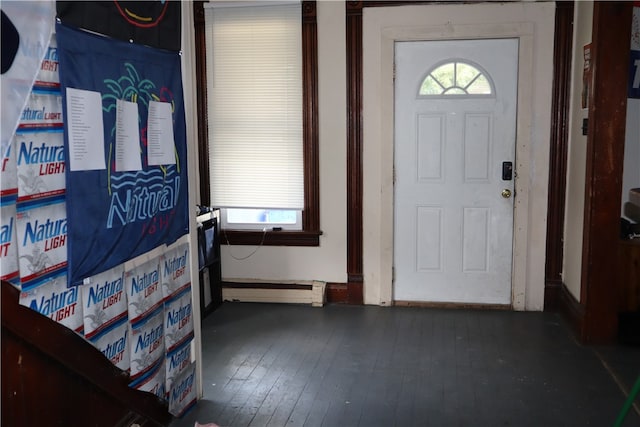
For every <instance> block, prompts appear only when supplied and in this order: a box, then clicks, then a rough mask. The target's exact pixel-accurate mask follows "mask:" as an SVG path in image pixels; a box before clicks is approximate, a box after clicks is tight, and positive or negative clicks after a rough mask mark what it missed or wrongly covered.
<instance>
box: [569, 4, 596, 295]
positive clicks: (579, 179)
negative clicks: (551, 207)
mask: <svg viewBox="0 0 640 427" xmlns="http://www.w3.org/2000/svg"><path fill="white" fill-rule="evenodd" d="M592 27H593V2H587V1H579V2H576V3H575V9H574V26H573V60H572V67H571V80H572V86H571V101H570V111H569V118H570V119H569V146H568V153H567V193H566V202H565V203H566V206H565V223H564V265H563V269H562V270H563V272H562V279H563V281H564V284H565V286H566V287H567V289H568V290H569V292H571V294H572V295H573V296H574V297H575V298H576V300H578V301H580V280H581V277H582V274H581V269H582V227H583V225H584V191H585V175H586V163H587V137H586V136H584V135H582V119H584V118H586V117H587V115H588V112H587V110H586V109H583V108H582V103H581V102H582V101H581V96H582V75H583V66H584V59H583V58H584V55H583V47H584V45H586V44H588V43H591V30H592Z"/></svg>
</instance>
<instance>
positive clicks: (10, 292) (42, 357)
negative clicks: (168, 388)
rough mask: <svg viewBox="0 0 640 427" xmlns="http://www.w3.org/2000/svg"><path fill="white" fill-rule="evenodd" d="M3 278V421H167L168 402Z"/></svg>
mask: <svg viewBox="0 0 640 427" xmlns="http://www.w3.org/2000/svg"><path fill="white" fill-rule="evenodd" d="M18 296H19V292H18V290H17V289H15V288H14V287H13V286H12V285H11V284H9V283H7V282H4V281H3V282H2V294H1V297H2V307H1V309H2V311H1V317H2V411H1V412H2V426H3V427H26V426H34V427H35V426H41V425H42V426H44V425H46V426H65V427H76V426H77V427H85V426H95V427H103V426H104V427H114V426H115V427H130V426H132V425H135V424H137V425H139V426H154V427H155V426H168V425H169V424H170V423H171V421H172V419H173V417H172V416H171V415H170V414H169V412H168V411H167V403H166V402H165V401H163V400H162V399H159V398H157V397H156V396H154V395H152V394H150V393H145V392H141V391H137V390H134V389H132V388H130V387H129V386H128V382H129V375H128V373H127V372H124V371H122V370H121V369H119V368H117V367H116V366H115V365H113V364H112V363H111V362H110V361H109V360H108V359H107V358H106V357H104V356H103V355H102V353H101V352H100V351H99V350H98V349H96V348H95V347H93V346H92V345H91V344H90V343H89V342H87V341H85V340H84V339H83V338H82V337H80V336H79V335H77V334H76V333H75V332H73V331H71V330H70V329H68V328H66V327H64V326H62V325H60V324H58V323H56V322H54V321H52V320H50V319H49V318H47V317H45V316H42V315H41V314H39V313H37V312H35V311H33V310H31V309H29V308H27V307H23V306H20V305H19V303H18Z"/></svg>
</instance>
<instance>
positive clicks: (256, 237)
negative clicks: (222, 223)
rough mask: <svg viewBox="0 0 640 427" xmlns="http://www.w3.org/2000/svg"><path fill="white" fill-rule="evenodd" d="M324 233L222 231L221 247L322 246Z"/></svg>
mask: <svg viewBox="0 0 640 427" xmlns="http://www.w3.org/2000/svg"><path fill="white" fill-rule="evenodd" d="M321 235H322V231H320V230H318V231H287V230H281V231H269V230H267V231H266V232H263V231H259V230H256V231H252V230H231V229H222V230H221V232H220V244H221V245H227V244H228V245H254V246H258V245H263V246H320V236H321Z"/></svg>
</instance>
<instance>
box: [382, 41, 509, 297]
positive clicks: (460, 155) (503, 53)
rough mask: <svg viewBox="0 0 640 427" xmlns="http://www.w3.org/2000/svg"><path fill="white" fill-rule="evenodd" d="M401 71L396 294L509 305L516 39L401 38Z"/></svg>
mask: <svg viewBox="0 0 640 427" xmlns="http://www.w3.org/2000/svg"><path fill="white" fill-rule="evenodd" d="M395 70H396V71H395V142H394V147H395V148H394V150H395V153H394V156H395V157H394V175H395V187H394V192H395V195H394V196H395V199H394V296H393V297H394V300H396V301H412V302H452V303H479V304H511V265H512V248H513V208H514V196H515V195H514V194H513V192H514V188H515V185H514V180H515V170H514V171H513V178H512V179H511V180H509V179H508V178H509V177H508V176H506V175H504V174H503V169H508V167H509V163H505V162H511V164H512V165H515V142H516V141H515V135H516V105H517V102H516V100H517V76H518V40H517V39H492V40H456V41H453V40H447V41H414V42H396V44H395ZM505 172H507V175H508V171H505Z"/></svg>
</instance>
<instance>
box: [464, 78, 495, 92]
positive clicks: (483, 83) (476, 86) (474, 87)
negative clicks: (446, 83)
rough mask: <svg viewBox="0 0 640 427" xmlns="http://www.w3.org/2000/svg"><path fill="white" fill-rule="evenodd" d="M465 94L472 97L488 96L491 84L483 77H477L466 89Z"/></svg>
mask: <svg viewBox="0 0 640 427" xmlns="http://www.w3.org/2000/svg"><path fill="white" fill-rule="evenodd" d="M467 92H469V93H470V94H473V95H490V94H491V84H490V83H489V80H487V78H486V77H485V76H479V77H478V78H477V79H476V80H475V81H474V82H473V83H471V85H470V86H469V87H468V88H467Z"/></svg>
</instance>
